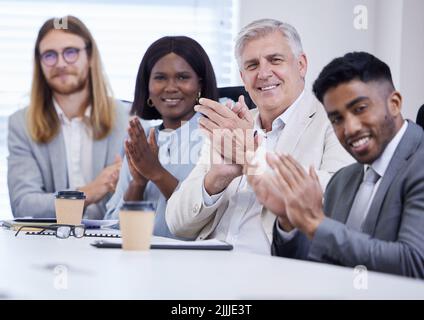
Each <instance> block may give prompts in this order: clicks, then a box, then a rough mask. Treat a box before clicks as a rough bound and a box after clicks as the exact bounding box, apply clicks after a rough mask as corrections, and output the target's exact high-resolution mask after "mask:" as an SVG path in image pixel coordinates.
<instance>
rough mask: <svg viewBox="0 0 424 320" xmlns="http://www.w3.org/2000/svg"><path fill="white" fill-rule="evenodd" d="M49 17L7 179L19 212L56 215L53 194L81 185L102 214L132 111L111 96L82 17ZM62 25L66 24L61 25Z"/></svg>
mask: <svg viewBox="0 0 424 320" xmlns="http://www.w3.org/2000/svg"><path fill="white" fill-rule="evenodd" d="M56 21H58V19H57V18H52V19H49V20H47V21H46V22H45V23H44V24H43V26H42V27H41V29H40V31H39V33H38V37H37V40H36V44H35V50H34V70H33V81H32V89H31V101H30V104H29V107H27V108H25V109H22V110H19V111H17V112H16V113H14V114H13V115H12V116H11V117H10V119H9V135H8V147H9V158H8V186H9V196H10V203H11V207H12V212H13V215H14V216H15V217H23V216H32V217H54V216H55V211H54V193H55V192H57V191H59V190H80V191H83V192H84V193H85V195H86V197H87V198H86V208H85V213H84V216H85V217H86V218H90V219H102V218H103V215H104V212H105V203H106V201H107V199H108V197H109V193H110V192H111V191H113V190H114V188H115V185H116V182H117V179H118V177H119V170H120V167H121V159H120V156H119V153H120V151H121V148H122V142H123V139H124V137H125V130H126V126H127V125H126V123H127V114H128V113H127V111H126V109H125V107H124V106H123V105H120V104H118V103H116V102H115V101H114V100H113V99H112V98H111V97H110V90H109V86H108V82H107V79H106V77H105V75H104V74H103V70H102V64H101V60H100V55H99V51H98V49H97V45H96V43H95V41H94V39H93V37H92V35H91V33H90V31H89V30H88V29H87V27H86V26H85V25H84V24H83V23H82V22H81V21H80V20H79V19H78V18H76V17H73V16H66V17H63V18H62V21H63V22H66V23H64V24H63V26H66V28H57V27H58V24H57V23H56ZM59 27H61V25H59Z"/></svg>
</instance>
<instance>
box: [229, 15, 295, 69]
mask: <svg viewBox="0 0 424 320" xmlns="http://www.w3.org/2000/svg"><path fill="white" fill-rule="evenodd" d="M275 31H279V32H281V33H282V35H283V36H284V37H286V39H287V40H288V43H289V46H290V48H291V49H292V52H293V54H294V55H295V57H297V58H298V57H300V55H301V54H303V47H302V41H301V40H300V36H299V33H298V32H297V30H296V29H295V28H294V27H293V26H292V25H290V24H288V23H285V22H281V21H278V20H275V19H260V20H255V21H253V22H251V23H249V24H248V25H247V26H245V27H244V28H242V29H241V30H240V32H239V33H238V35H237V38H236V45H235V52H234V53H235V57H236V60H237V63H238V65H239V68H241V54H242V52H243V50H244V47H245V46H246V44H247V43H248V42H249V41H251V40H255V39H258V38H262V37H265V36H267V35H269V34H270V33H273V32H275Z"/></svg>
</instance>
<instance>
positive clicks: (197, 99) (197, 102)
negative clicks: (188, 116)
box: [196, 91, 201, 104]
mask: <svg viewBox="0 0 424 320" xmlns="http://www.w3.org/2000/svg"><path fill="white" fill-rule="evenodd" d="M200 98H201V92H200V91H199V92H198V93H197V98H196V104H199V99H200Z"/></svg>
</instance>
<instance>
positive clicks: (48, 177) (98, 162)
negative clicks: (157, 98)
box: [7, 102, 128, 219]
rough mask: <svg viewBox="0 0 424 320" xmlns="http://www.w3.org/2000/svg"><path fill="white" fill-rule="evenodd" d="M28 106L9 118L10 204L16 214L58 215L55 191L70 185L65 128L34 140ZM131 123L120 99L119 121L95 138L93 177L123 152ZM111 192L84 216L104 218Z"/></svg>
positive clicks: (117, 112)
mask: <svg viewBox="0 0 424 320" xmlns="http://www.w3.org/2000/svg"><path fill="white" fill-rule="evenodd" d="M27 111H28V108H24V109H21V110H18V111H17V112H15V113H14V114H13V115H11V116H10V118H9V126H8V147H9V157H8V162H7V163H8V177H7V181H8V187H9V197H10V205H11V207H12V213H13V215H14V216H15V217H25V216H32V217H46V218H54V217H55V208H54V193H55V192H57V191H59V190H67V189H69V182H68V174H67V172H68V171H67V164H66V150H65V142H64V138H63V134H62V131H60V132H59V134H58V135H57V136H56V137H55V138H54V139H53V140H52V141H51V142H49V143H45V144H40V143H36V142H34V141H33V140H32V139H31V137H30V135H29V133H28V129H27V121H26V117H27ZM127 126H128V108H127V107H126V106H124V105H122V104H121V103H119V102H117V108H116V123H115V127H114V128H113V130H112V132H111V133H110V134H109V135H108V136H107V137H106V138H104V139H102V140H94V141H93V179H94V178H95V177H96V176H97V175H98V174H99V173H100V172H101V171H102V169H103V168H105V167H106V166H108V165H110V164H112V163H113V161H114V158H115V155H116V154H121V155H122V150H123V140H124V138H125V135H126V128H127ZM109 198H110V195H107V196H106V197H104V199H102V200H101V201H100V202H98V203H97V204H92V205H90V206H88V207H87V208H86V210H85V212H84V217H85V218H88V219H102V218H103V216H104V213H105V212H106V202H107V200H108V199H109Z"/></svg>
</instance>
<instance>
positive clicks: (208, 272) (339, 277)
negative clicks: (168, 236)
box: [0, 228, 424, 300]
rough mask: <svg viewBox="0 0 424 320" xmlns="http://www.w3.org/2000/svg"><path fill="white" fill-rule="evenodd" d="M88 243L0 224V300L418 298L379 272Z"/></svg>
mask: <svg viewBox="0 0 424 320" xmlns="http://www.w3.org/2000/svg"><path fill="white" fill-rule="evenodd" d="M94 240H96V238H90V237H84V238H82V239H76V238H72V237H71V238H68V239H58V238H56V237H54V236H37V235H35V236H34V235H26V234H25V233H22V234H19V236H18V237H15V236H14V232H13V231H10V230H6V229H1V228H0V257H1V258H0V259H1V260H0V261H1V262H0V298H4V299H166V300H168V299H173V300H174V299H176V300H180V299H184V300H185V299H200V300H203V299H220V300H221V299H222V300H227V299H249V300H250V299H272V300H274V299H423V298H424V281H422V280H415V279H408V278H405V277H399V276H393V275H388V274H383V273H377V272H365V271H363V272H361V273H358V271H357V270H354V269H352V268H345V267H339V266H332V265H326V264H321V263H315V262H306V261H298V260H292V259H285V258H280V257H272V256H264V255H258V254H253V253H246V252H239V251H237V250H232V251H213V250H150V251H147V252H130V251H123V250H121V249H99V248H95V247H93V246H91V245H90V244H91V243H92V242H93V241H94ZM119 240H120V239H113V240H112V241H119ZM364 275H365V277H364ZM358 276H361V278H360V279H359V280H358Z"/></svg>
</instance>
